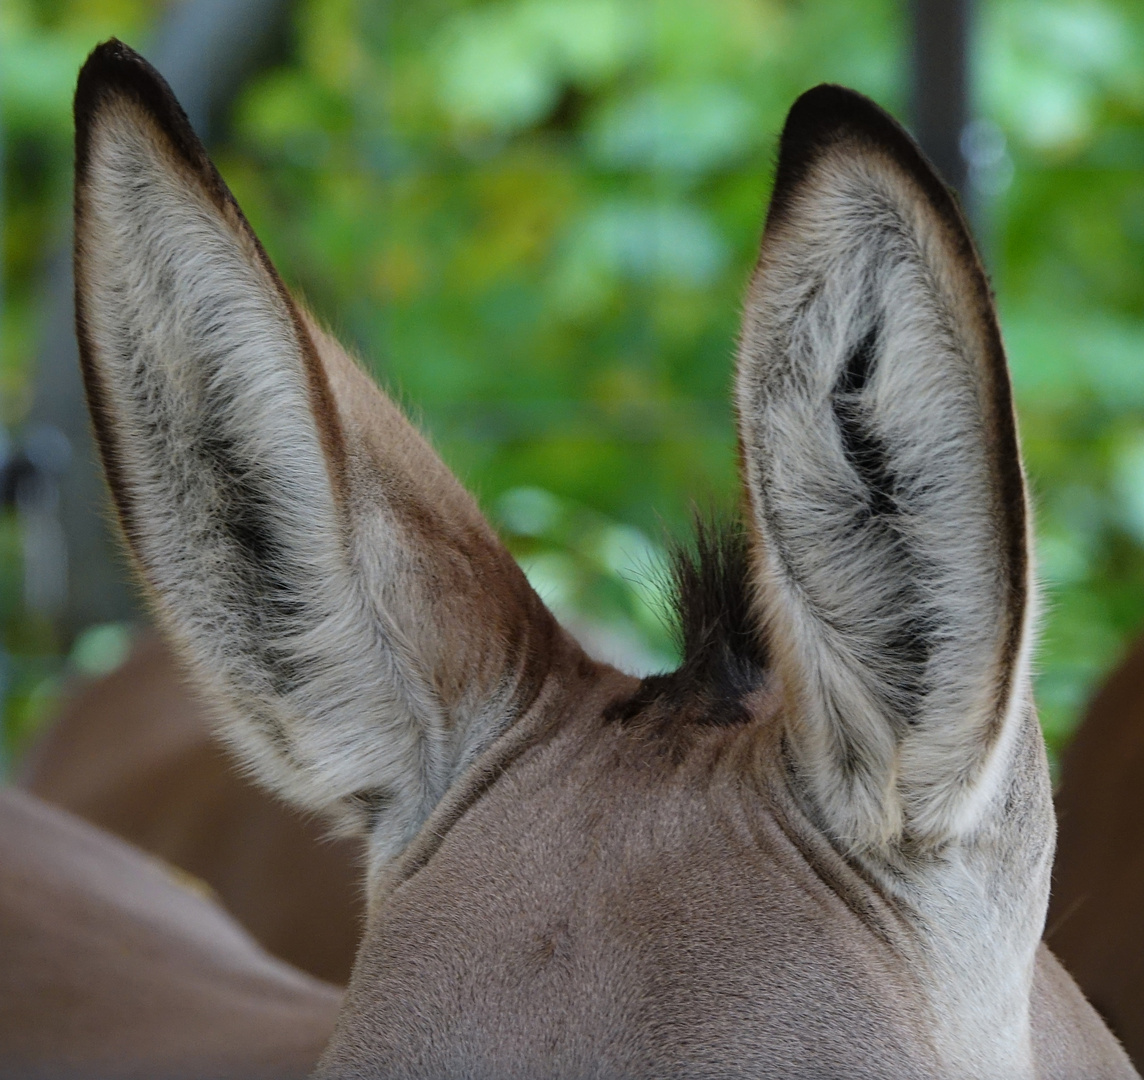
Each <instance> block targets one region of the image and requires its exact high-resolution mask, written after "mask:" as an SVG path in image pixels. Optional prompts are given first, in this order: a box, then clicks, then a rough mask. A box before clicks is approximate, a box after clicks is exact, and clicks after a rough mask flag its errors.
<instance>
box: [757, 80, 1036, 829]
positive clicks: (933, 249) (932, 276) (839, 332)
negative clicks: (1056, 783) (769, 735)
mask: <svg viewBox="0 0 1144 1080" xmlns="http://www.w3.org/2000/svg"><path fill="white" fill-rule="evenodd" d="M737 406H738V412H739V420H740V435H741V441H742V450H743V462H744V471H745V474H746V475H745V480H746V483H747V488H748V494H749V498H750V503H751V509H752V512H753V521H754V525H755V529H756V534H757V538H758V545H757V551H756V584H757V586H758V589H759V605H760V609H761V612H762V616H763V618H764V620H765V621H766V622H767V624H768V626H769V630H770V638H771V642H772V647H773V648H774V650H775V652H776V654H777V656H778V662H779V663H780V666H781V669H782V673H783V677H784V684H785V685H786V686H787V689H788V692H789V694H790V698H791V707H790V710H789V713H790V721H789V727H790V743H791V748H792V751H793V753H794V760H795V764H796V768H797V771H798V772H799V773H800V774H801V775H802V777H803V781H804V783H805V785H806V787H807V790H808V791H809V793H810V797H811V800H812V802H813V804H814V805H815V807H816V808H817V811H818V813H819V814H820V816H821V818H822V819H823V824H824V825H825V826H826V827H827V829H828V830H829V831H830V832H831V833H832V834H833V835H835V837H836V838H837V839H839V840H840V841H841V842H842V843H843V844H844V845H847V846H849V847H851V848H852V849H863V848H871V847H873V848H877V847H880V846H882V845H884V844H886V843H888V842H891V841H896V840H899V839H902V838H912V839H913V840H915V841H920V842H922V843H923V844H933V843H940V842H942V841H943V840H948V839H951V838H955V837H957V836H959V835H964V834H965V833H967V832H968V831H971V830H972V829H973V828H974V826H975V824H976V823H977V822H978V820H979V818H980V814H981V811H982V807H983V806H984V805H986V803H987V802H988V801H989V799H990V797H991V795H992V794H993V793H994V792H995V791H996V790H997V784H996V781H997V778H998V777H999V776H1000V775H1001V774H1002V773H1003V771H1004V767H1005V763H1006V760H1007V756H1008V755H1007V747H1008V745H1009V743H1010V741H1011V738H1010V737H1011V734H1012V731H1013V730H1014V728H1015V727H1016V726H1017V725H1018V724H1019V722H1020V721H1022V720H1024V719H1025V717H1024V716H1018V715H1017V714H1019V713H1021V712H1022V710H1024V709H1026V708H1028V707H1030V704H1029V701H1028V697H1027V687H1026V685H1025V683H1026V681H1027V679H1026V676H1025V674H1024V667H1023V664H1024V661H1023V657H1024V654H1025V651H1026V642H1027V639H1028V637H1029V635H1028V633H1027V626H1026V623H1027V617H1028V609H1029V606H1030V604H1029V596H1028V592H1029V585H1028V567H1027V561H1028V559H1027V537H1026V528H1027V526H1026V508H1025V495H1024V487H1023V479H1022V472H1021V464H1020V459H1019V455H1018V449H1017V440H1016V431H1015V425H1014V419H1013V411H1012V404H1011V401H1010V390H1009V381H1008V374H1007V370H1006V366H1005V357H1004V353H1003V350H1002V346H1001V340H1000V335H999V332H998V329H997V324H996V321H995V317H994V313H993V307H992V300H991V296H990V292H989V287H988V284H987V282H986V280H985V276H984V274H983V272H982V270H981V267H980V264H979V263H978V260H977V257H976V254H975V253H974V250H973V245H972V242H971V241H970V239H969V235H968V232H967V231H966V228H965V225H964V223H963V222H962V220H961V215H960V213H959V212H958V210H957V208H956V205H955V204H954V202H953V200H952V198H951V196H950V195H949V193H948V191H947V190H946V189H945V188H944V186H943V185H942V184H941V182H940V181H939V180H938V179H937V177H936V176H935V175H934V173H933V172H932V170H931V169H930V167H929V166H928V165H927V164H926V162H925V161H924V160H923V159H922V157H921V156H920V154H919V153H918V152H917V150H916V148H915V147H914V146H913V144H912V143H911V141H910V140H909V138H908V136H906V135H905V133H904V132H902V130H901V129H900V128H899V127H898V126H897V124H895V123H894V121H893V120H891V119H890V118H889V117H888V116H887V115H886V114H885V113H883V112H882V111H881V110H880V109H879V108H878V107H877V106H875V105H874V104H873V103H871V102H869V101H867V100H866V99H864V98H862V97H860V96H859V95H857V94H854V93H852V92H850V91H846V90H842V89H841V88H838V87H829V86H823V87H819V88H818V89H816V90H812V91H810V92H809V93H807V94H806V95H804V96H803V97H802V98H801V99H800V100H799V101H798V102H797V103H796V105H795V106H794V108H793V109H792V110H791V114H790V117H789V119H788V121H787V126H786V129H785V131H784V133H783V138H782V146H781V150H780V157H779V167H778V173H777V176H776V180H775V191H774V196H773V199H772V204H771V210H770V213H769V216H768V219H767V226H766V231H765V235H764V239H763V245H762V251H761V255H760V258H759V263H758V268H757V271H756V274H755V278H754V281H753V284H752V286H751V291H750V294H749V297H748V300H747V307H746V316H745V323H744V329H743V335H742V343H741V347H740V358H739V372H738V380H737Z"/></svg>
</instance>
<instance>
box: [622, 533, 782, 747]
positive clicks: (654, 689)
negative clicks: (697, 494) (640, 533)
mask: <svg viewBox="0 0 1144 1080" xmlns="http://www.w3.org/2000/svg"><path fill="white" fill-rule="evenodd" d="M669 563H670V566H669V574H670V579H671V581H670V584H671V589H670V612H669V617H670V619H671V628H672V633H673V635H674V636H675V639H676V643H677V645H678V646H679V651H680V654H681V656H682V661H681V663H680V665H679V667H678V668H677V669H676V670H675V671H673V672H670V673H669V674H665V675H649V676H647V677H646V678H644V679H643V680H642V681H641V683H640V685H639V688H638V689H637V690H636V692H635V694H634V695H632V696H631V697H630V698H626V699H624V700H622V701H618V702H616V703H615V704H613V705H612V706H611V707H610V708H609V709H608V710H607V712H606V714H605V719H606V720H608V721H610V722H618V723H625V724H628V723H637V724H638V723H640V722H642V720H645V719H646V720H648V721H650V722H652V723H653V726H654V727H655V728H656V729H657V730H663V729H666V728H676V729H678V728H679V727H680V726H687V725H693V724H700V725H705V726H718V727H727V726H731V725H735V724H740V723H744V722H746V720H747V719H748V715H747V711H746V709H745V708H744V705H743V699H744V698H745V697H746V696H747V695H748V694H750V693H751V692H752V691H754V690H755V689H757V688H758V687H759V686H760V685H761V684H762V682H763V680H764V678H765V674H766V669H767V649H766V644H765V639H764V637H763V632H762V629H761V628H760V627H759V625H758V622H757V619H756V617H755V615H754V613H753V610H752V604H751V573H750V542H749V536H748V533H747V531H746V529H745V528H744V527H743V525H742V524H741V523H740V522H739V521H737V520H720V519H718V518H716V517H702V516H700V515H696V519H695V530H694V537H693V540H692V542H691V543H690V544H687V543H676V544H673V545H672V547H671V549H670V552H669Z"/></svg>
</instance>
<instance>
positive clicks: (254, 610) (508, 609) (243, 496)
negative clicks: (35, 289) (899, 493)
mask: <svg viewBox="0 0 1144 1080" xmlns="http://www.w3.org/2000/svg"><path fill="white" fill-rule="evenodd" d="M76 124H77V143H76V145H77V155H76V160H77V173H76V300H77V303H76V307H77V328H78V334H79V339H80V350H81V360H82V364H83V370H84V376H85V381H86V385H87V389H88V397H89V402H90V405H91V411H92V416H93V419H94V422H95V427H96V433H97V438H98V442H99V445H100V449H101V454H102V457H103V460H104V465H105V469H106V471H107V475H108V479H109V482H110V485H111V489H112V493H113V496H114V500H115V505H116V508H117V510H118V513H119V517H120V521H121V522H122V524H123V528H124V532H125V534H126V537H127V540H128V543H129V545H130V549H131V551H132V553H133V556H134V558H135V560H136V563H137V565H138V568H139V571H140V574H141V576H142V578H143V579H144V581H145V582H146V584H147V586H148V587H149V589H150V592H151V594H152V597H153V600H154V604H155V607H156V609H157V611H158V613H159V615H160V618H161V620H162V622H163V624H164V626H165V627H166V628H167V631H168V633H169V634H170V636H171V637H172V638H173V640H174V641H175V642H176V644H177V645H178V646H179V647H180V648H181V650H182V652H183V653H184V655H185V656H186V658H187V659H188V661H189V663H190V664H191V666H192V668H193V669H194V673H195V674H196V676H197V678H198V679H199V680H200V681H201V682H202V683H203V684H204V685H205V689H206V690H207V692H208V694H209V695H210V696H211V697H212V699H213V700H214V702H215V703H216V705H217V706H218V708H219V710H220V713H221V716H222V729H223V732H224V734H226V735H227V737H228V738H229V739H230V740H231V741H232V742H233V743H234V744H235V745H236V746H237V747H238V749H239V751H240V752H241V754H242V755H243V757H244V758H245V759H246V761H247V762H248V764H249V765H250V767H251V768H252V769H253V770H254V772H255V773H256V774H257V775H258V776H259V777H260V778H261V779H262V780H263V781H264V782H266V783H268V784H269V785H270V786H272V787H274V788H276V789H277V790H279V791H281V792H282V793H284V794H285V795H287V796H288V797H289V798H291V799H292V800H294V801H295V802H298V803H300V804H301V805H303V806H305V807H308V808H311V809H314V810H319V811H322V812H323V813H327V814H330V815H332V816H333V817H335V818H336V819H340V820H342V821H343V822H344V823H346V824H347V825H348V826H349V827H356V828H362V829H367V830H369V831H370V833H371V835H372V837H373V839H374V849H375V852H378V853H380V854H381V855H382V856H385V855H387V854H390V855H391V854H393V853H394V852H396V851H398V850H400V849H401V848H402V847H403V846H404V845H405V844H406V843H407V842H408V840H409V839H410V838H411V836H412V835H413V834H414V833H415V832H416V830H417V829H418V828H419V827H420V823H421V822H422V821H423V820H424V819H425V817H426V816H427V814H428V813H429V811H430V810H431V809H432V807H433V806H434V805H435V804H436V803H437V801H438V800H439V799H440V798H441V795H442V794H443V793H444V791H445V790H446V789H447V788H448V787H449V786H450V785H451V784H452V783H453V782H454V781H455V780H456V779H457V777H458V776H459V775H460V773H461V772H462V771H463V770H464V769H465V768H466V767H467V765H468V764H469V762H471V761H472V760H473V759H474V758H475V757H476V756H477V755H478V754H479V753H480V752H481V751H482V749H483V748H484V747H486V746H487V745H488V744H489V743H490V742H491V741H492V740H494V739H495V738H496V737H497V736H498V735H499V734H500V733H501V732H502V731H504V730H505V728H506V727H508V726H509V725H511V724H512V723H513V721H514V720H515V719H516V718H517V717H519V716H520V715H521V714H522V713H523V712H524V711H526V710H527V709H528V708H529V706H530V705H531V703H532V702H533V700H534V699H535V698H536V696H537V694H538V693H539V692H540V687H541V685H542V684H544V683H545V681H546V680H549V679H550V678H559V674H560V672H559V670H558V669H559V668H560V667H561V665H563V666H565V667H566V666H567V665H568V664H572V665H573V667H574V666H575V665H576V663H577V658H578V657H580V656H581V654H579V652H578V650H577V649H576V648H575V646H574V645H572V643H571V642H570V640H569V639H568V638H567V636H566V635H565V634H564V632H563V631H562V630H561V629H560V628H559V626H558V625H557V624H556V622H555V620H554V619H553V618H552V616H551V615H550V614H549V612H548V611H547V610H546V609H545V608H544V606H543V604H541V602H540V601H539V599H538V598H537V597H536V595H535V594H534V593H533V591H532V589H531V588H530V586H529V585H528V583H527V581H526V580H525V578H524V575H523V574H522V573H521V571H520V569H519V568H518V567H517V566H516V564H515V562H514V561H513V559H512V558H511V556H510V555H509V553H508V552H507V551H506V550H505V549H504V547H503V546H502V545H501V544H500V543H499V541H498V540H497V538H496V536H495V535H494V533H493V531H492V529H491V528H490V527H489V525H488V524H487V523H486V522H485V520H484V518H483V517H482V516H481V514H480V512H479V510H478V509H477V507H476V504H475V503H474V501H473V500H472V498H471V497H470V496H469V495H468V494H467V493H466V492H465V491H464V490H463V488H462V487H461V486H460V484H458V483H457V481H456V480H455V479H454V478H453V476H452V475H451V474H450V473H449V471H448V470H447V469H446V467H445V466H444V465H443V464H442V462H441V461H440V459H439V458H438V457H437V455H436V454H435V453H434V452H433V451H432V449H431V448H430V447H429V446H428V444H427V443H426V442H425V440H424V439H423V438H422V437H421V436H420V435H419V434H418V433H417V432H416V431H415V430H414V428H413V427H412V426H411V425H410V424H409V423H408V421H407V420H406V419H405V418H404V417H403V416H402V415H401V413H400V412H399V410H398V409H397V408H396V407H395V406H394V405H393V404H392V402H390V401H389V400H388V398H386V397H385V395H384V394H382V393H381V391H380V390H378V389H377V387H376V386H375V385H374V384H373V383H372V382H371V381H370V380H369V378H368V377H367V376H366V375H365V373H364V372H363V371H362V370H361V369H360V368H359V367H358V366H357V365H356V364H355V363H354V362H353V361H352V360H351V359H350V358H349V357H348V356H347V355H346V354H345V353H344V352H343V351H342V350H341V349H340V348H339V347H338V346H337V345H336V343H334V342H333V341H332V339H331V338H329V336H328V335H326V334H325V333H324V332H323V331H321V330H320V329H319V328H318V327H317V325H316V323H315V322H314V320H313V319H312V318H311V317H310V316H309V315H307V314H306V313H305V312H304V311H303V309H301V308H300V307H299V306H298V305H297V304H296V303H295V302H294V301H293V300H292V299H291V297H290V295H289V293H288V292H287V290H286V289H285V287H284V286H283V285H282V282H281V280H280V278H279V277H278V275H277V274H276V272H275V271H274V269H273V267H272V266H271V264H270V262H269V260H268V259H267V257H266V255H265V252H264V251H263V249H262V247H261V245H260V244H259V243H258V241H257V239H256V238H255V237H254V235H253V233H252V232H251V230H250V227H249V225H248V224H247V223H246V220H245V218H244V217H243V216H242V213H241V211H240V210H239V208H238V206H237V204H236V203H235V202H234V199H233V197H232V196H231V195H230V192H229V191H228V190H227V188H226V185H225V184H224V183H223V181H222V180H221V178H220V177H219V176H218V173H217V172H216V171H215V169H214V167H213V165H211V163H210V161H209V159H208V158H207V156H206V153H205V151H204V150H203V148H202V146H201V145H200V144H199V142H198V140H197V139H196V138H195V136H194V133H193V132H192V131H191V129H190V127H189V125H188V124H187V121H186V117H185V116H184V115H183V113H182V111H181V109H180V108H179V106H178V104H177V102H176V101H175V100H174V98H173V97H172V96H171V94H170V90H169V89H168V88H167V86H166V84H165V83H164V82H163V81H162V79H161V78H160V76H159V75H158V74H157V73H156V72H155V71H154V70H153V69H151V68H150V67H149V66H148V65H147V64H146V61H144V60H143V59H142V58H141V57H139V56H138V55H136V54H135V53H133V52H131V50H129V49H127V48H126V47H125V46H123V45H120V44H119V43H117V42H111V43H108V44H107V45H104V46H101V47H100V48H98V49H97V50H96V51H95V52H94V53H93V54H92V56H91V58H90V59H89V61H88V63H87V64H86V65H85V67H84V69H83V71H82V72H81V75H80V80H79V86H78V89H77V96H76ZM558 656H559V661H557V657H558Z"/></svg>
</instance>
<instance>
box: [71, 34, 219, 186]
mask: <svg viewBox="0 0 1144 1080" xmlns="http://www.w3.org/2000/svg"><path fill="white" fill-rule="evenodd" d="M123 97H126V98H130V99H131V100H132V101H133V102H134V103H135V104H137V105H139V106H140V107H141V108H142V109H143V110H144V112H146V113H148V114H150V116H151V117H152V118H153V119H154V120H155V121H157V123H158V124H159V127H160V128H162V129H163V131H165V132H166V134H167V137H168V138H169V139H170V140H171V143H172V144H173V145H174V147H175V148H176V149H177V150H178V152H179V153H180V154H181V155H182V156H183V158H184V159H185V160H186V161H187V162H188V163H189V164H191V165H192V166H193V167H194V168H195V169H197V170H198V171H200V172H202V171H204V170H205V171H206V172H207V173H213V167H211V166H210V165H209V162H207V159H206V151H205V150H203V147H202V144H201V143H200V142H199V139H198V136H196V135H195V133H194V130H193V129H192V127H191V124H190V121H188V120H187V114H186V113H185V112H183V108H182V106H181V105H180V104H179V102H178V100H177V99H176V98H175V95H174V94H173V93H172V92H171V88H170V87H169V86H168V85H167V81H166V80H165V79H164V78H163V76H162V75H160V74H159V72H158V71H156V70H155V68H153V67H152V66H151V65H150V64H149V63H148V62H147V61H146V60H145V59H144V58H143V57H142V56H140V55H139V53H137V52H136V51H135V50H134V49H132V48H131V47H130V46H129V45H124V44H123V42H122V41H119V40H118V39H117V38H111V39H109V40H108V41H105V42H103V43H102V44H100V45H97V46H96V47H95V48H94V49H93V50H92V52H91V55H90V56H89V57H88V58H87V60H86V61H84V65H83V67H82V68H80V72H79V79H78V81H77V82H76V89H75V131H76V172H77V176H82V174H83V172H84V169H85V168H86V163H87V153H88V141H89V138H90V133H91V126H92V121H93V120H94V119H95V117H96V116H97V115H98V113H99V110H100V108H101V107H102V106H103V105H104V104H105V103H106V102H107V101H109V100H111V99H113V98H123Z"/></svg>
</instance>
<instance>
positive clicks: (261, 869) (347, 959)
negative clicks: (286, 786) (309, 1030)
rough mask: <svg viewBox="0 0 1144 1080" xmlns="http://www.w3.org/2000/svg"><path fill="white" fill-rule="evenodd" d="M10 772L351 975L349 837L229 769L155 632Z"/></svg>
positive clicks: (312, 962)
mask: <svg viewBox="0 0 1144 1080" xmlns="http://www.w3.org/2000/svg"><path fill="white" fill-rule="evenodd" d="M18 782H19V784H20V786H21V787H23V788H25V789H26V790H28V791H31V792H32V793H34V794H35V795H37V796H39V797H40V798H42V799H45V800H46V801H48V802H50V803H52V804H53V805H55V806H59V807H62V808H63V809H65V810H69V811H71V812H72V813H73V814H78V815H79V816H80V817H82V818H83V819H84V820H86V821H90V822H91V823H92V824H94V825H97V826H99V827H100V828H103V829H106V830H108V831H109V832H111V833H114V834H115V835H116V836H119V837H121V838H123V839H124V840H127V841H129V842H130V843H132V844H136V845H137V846H139V847H141V848H142V849H143V850H144V851H147V852H150V853H151V854H152V855H157V856H158V857H159V858H160V859H162V860H164V861H165V862H167V863H170V864H171V865H173V866H177V867H179V868H180V869H182V870H185V871H186V872H187V873H189V874H192V875H194V876H195V877H197V878H199V879H201V880H202V881H203V882H205V883H206V884H207V885H209V886H210V888H211V889H212V890H213V891H214V893H215V894H216V895H217V897H218V899H219V901H220V902H221V903H222V905H223V907H225V908H226V909H227V910H228V911H229V912H230V913H231V914H232V915H233V916H234V917H235V918H236V919H237V920H238V921H239V922H240V923H241V924H242V925H243V926H244V927H245V928H246V929H247V931H249V932H250V934H251V935H253V937H254V938H255V940H256V941H258V942H259V944H261V945H262V946H263V948H265V949H267V950H268V951H269V952H271V953H272V954H273V955H275V956H278V957H281V958H282V959H284V960H286V961H288V962H289V963H291V964H294V965H295V966H296V967H300V968H301V969H302V970H303V971H307V972H309V973H310V974H311V975H314V976H315V977H316V978H319V979H324V980H325V981H327V982H331V983H335V984H337V985H342V986H344V985H345V984H346V983H347V982H348V981H349V977H350V967H351V965H352V964H353V957H354V953H355V952H356V950H357V945H358V939H359V937H360V935H361V923H362V918H363V914H364V913H363V911H362V889H361V883H360V878H361V867H360V862H361V855H360V847H359V845H358V844H357V843H356V842H354V841H352V840H348V839H340V840H338V839H334V838H331V837H330V836H329V835H328V829H326V828H325V827H324V826H323V824H322V823H321V822H318V821H314V820H313V819H310V818H306V817H303V816H302V815H300V814H298V813H297V812H296V811H294V810H293V809H292V808H291V807H288V806H287V805H286V804H284V803H283V802H282V801H281V800H278V799H275V798H274V797H273V796H271V795H269V794H268V793H267V792H265V791H264V790H262V789H261V788H259V787H257V786H255V785H254V784H253V783H252V782H251V781H249V780H247V779H246V778H245V777H243V776H242V775H241V774H240V773H239V772H238V770H237V769H236V768H235V763H234V761H233V760H232V759H231V758H230V756H229V755H228V754H226V753H225V751H224V750H223V748H222V747H221V746H219V745H218V743H217V741H216V740H215V739H213V738H212V737H211V732H210V726H209V721H208V719H207V715H206V710H205V709H204V708H203V706H202V705H201V704H200V703H199V702H198V700H197V699H196V698H195V697H194V695H193V694H192V693H191V691H190V690H189V689H188V688H187V687H186V686H185V685H184V681H183V680H182V679H181V678H180V676H179V672H178V668H177V665H176V662H175V659H174V657H173V656H172V655H171V652H170V650H169V649H168V648H167V647H166V646H165V645H164V644H163V643H162V641H160V640H159V639H158V638H157V637H155V636H154V635H148V636H145V637H143V638H141V639H140V640H139V642H138V643H137V644H136V645H135V646H134V648H133V649H132V652H131V654H130V655H129V656H128V658H127V660H126V661H125V663H124V664H123V665H122V666H121V667H119V668H118V669H117V670H116V671H114V672H113V673H111V674H110V675H107V676H105V677H103V678H101V679H99V680H96V681H93V682H90V683H87V684H84V685H81V686H79V687H78V689H77V690H76V692H75V693H73V694H72V695H71V696H69V697H68V699H67V700H66V701H65V703H64V706H63V708H62V709H61V711H60V714H59V716H57V717H56V718H55V719H54V721H53V723H52V724H51V726H50V727H49V728H48V729H47V731H46V732H45V735H44V737H43V738H42V739H41V740H40V741H39V742H38V743H37V745H36V746H35V747H34V748H33V750H32V752H31V753H30V755H29V757H28V759H27V760H26V761H25V763H24V764H23V766H22V771H21V775H20V777H19V778H18Z"/></svg>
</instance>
